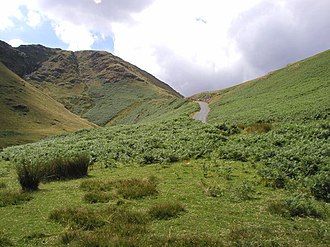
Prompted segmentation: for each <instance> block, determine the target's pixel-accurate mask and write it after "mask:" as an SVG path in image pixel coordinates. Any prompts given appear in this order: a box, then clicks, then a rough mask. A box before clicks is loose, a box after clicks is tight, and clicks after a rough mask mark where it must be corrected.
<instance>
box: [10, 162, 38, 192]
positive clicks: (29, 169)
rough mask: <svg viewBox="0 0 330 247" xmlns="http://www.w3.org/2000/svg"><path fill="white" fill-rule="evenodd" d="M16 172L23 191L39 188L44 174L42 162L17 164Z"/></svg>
mask: <svg viewBox="0 0 330 247" xmlns="http://www.w3.org/2000/svg"><path fill="white" fill-rule="evenodd" d="M16 172H17V175H18V181H19V183H20V185H21V187H22V190H23V191H35V190H38V188H39V184H40V182H41V180H42V178H43V174H44V169H43V167H42V165H41V164H39V163H35V164H33V163H27V162H24V163H23V164H21V165H16Z"/></svg>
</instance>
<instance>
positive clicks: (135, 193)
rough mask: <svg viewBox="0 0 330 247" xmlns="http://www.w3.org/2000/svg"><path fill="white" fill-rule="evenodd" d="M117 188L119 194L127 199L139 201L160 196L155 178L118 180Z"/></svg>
mask: <svg viewBox="0 0 330 247" xmlns="http://www.w3.org/2000/svg"><path fill="white" fill-rule="evenodd" d="M116 187H117V192H118V194H120V195H122V196H123V197H124V198H125V199H139V198H143V197H145V196H153V195H157V194H158V191H157V182H156V181H155V180H154V179H153V178H149V179H137V178H130V179H123V180H117V181H116Z"/></svg>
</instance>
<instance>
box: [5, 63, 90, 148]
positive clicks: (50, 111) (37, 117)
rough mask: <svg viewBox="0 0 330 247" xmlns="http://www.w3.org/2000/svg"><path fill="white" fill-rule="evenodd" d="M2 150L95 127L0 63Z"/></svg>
mask: <svg viewBox="0 0 330 247" xmlns="http://www.w3.org/2000/svg"><path fill="white" fill-rule="evenodd" d="M0 77H1V80H0V89H1V90H0V92H1V93H0V115H1V121H0V148H1V147H5V146H8V145H13V144H19V143H26V142H31V141H36V140H39V139H40V138H42V137H45V136H49V135H55V134H61V133H64V132H68V131H76V130H79V129H84V128H91V127H95V125H94V124H91V123H89V122H88V121H87V120H85V119H82V118H80V117H78V116H77V115H74V114H73V113H71V112H70V111H68V110H67V109H65V108H64V106H63V105H62V104H60V103H58V102H57V101H55V100H54V99H52V98H51V97H49V96H47V95H46V94H44V93H42V92H41V91H39V90H38V89H36V88H35V87H34V86H32V85H31V84H30V83H28V82H26V81H24V80H23V79H21V78H20V77H18V76H17V75H16V74H14V73H13V72H12V71H10V70H9V69H8V68H7V67H6V66H4V65H3V64H2V63H0Z"/></svg>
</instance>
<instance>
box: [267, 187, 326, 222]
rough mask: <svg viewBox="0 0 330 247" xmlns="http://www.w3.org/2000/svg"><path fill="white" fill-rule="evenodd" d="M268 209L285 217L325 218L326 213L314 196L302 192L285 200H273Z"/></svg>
mask: <svg viewBox="0 0 330 247" xmlns="http://www.w3.org/2000/svg"><path fill="white" fill-rule="evenodd" d="M268 211H270V212H271V213H274V214H278V215H281V216H283V217H314V218H324V217H325V215H326V214H325V213H324V212H323V210H321V209H320V208H319V207H318V206H317V204H316V202H315V201H314V200H313V199H312V198H309V197H308V196H307V195H305V194H301V193H299V194H294V195H292V196H290V197H288V198H286V199H284V200H275V201H271V202H270V203H269V204H268Z"/></svg>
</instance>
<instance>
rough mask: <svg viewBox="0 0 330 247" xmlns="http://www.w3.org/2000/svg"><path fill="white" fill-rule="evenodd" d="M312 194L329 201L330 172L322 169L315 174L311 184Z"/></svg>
mask: <svg viewBox="0 0 330 247" xmlns="http://www.w3.org/2000/svg"><path fill="white" fill-rule="evenodd" d="M311 193H312V195H313V196H314V197H315V198H316V199H318V200H323V201H326V202H330V172H329V171H324V172H321V173H319V174H317V175H315V176H314V177H313V179H312V185H311Z"/></svg>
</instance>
